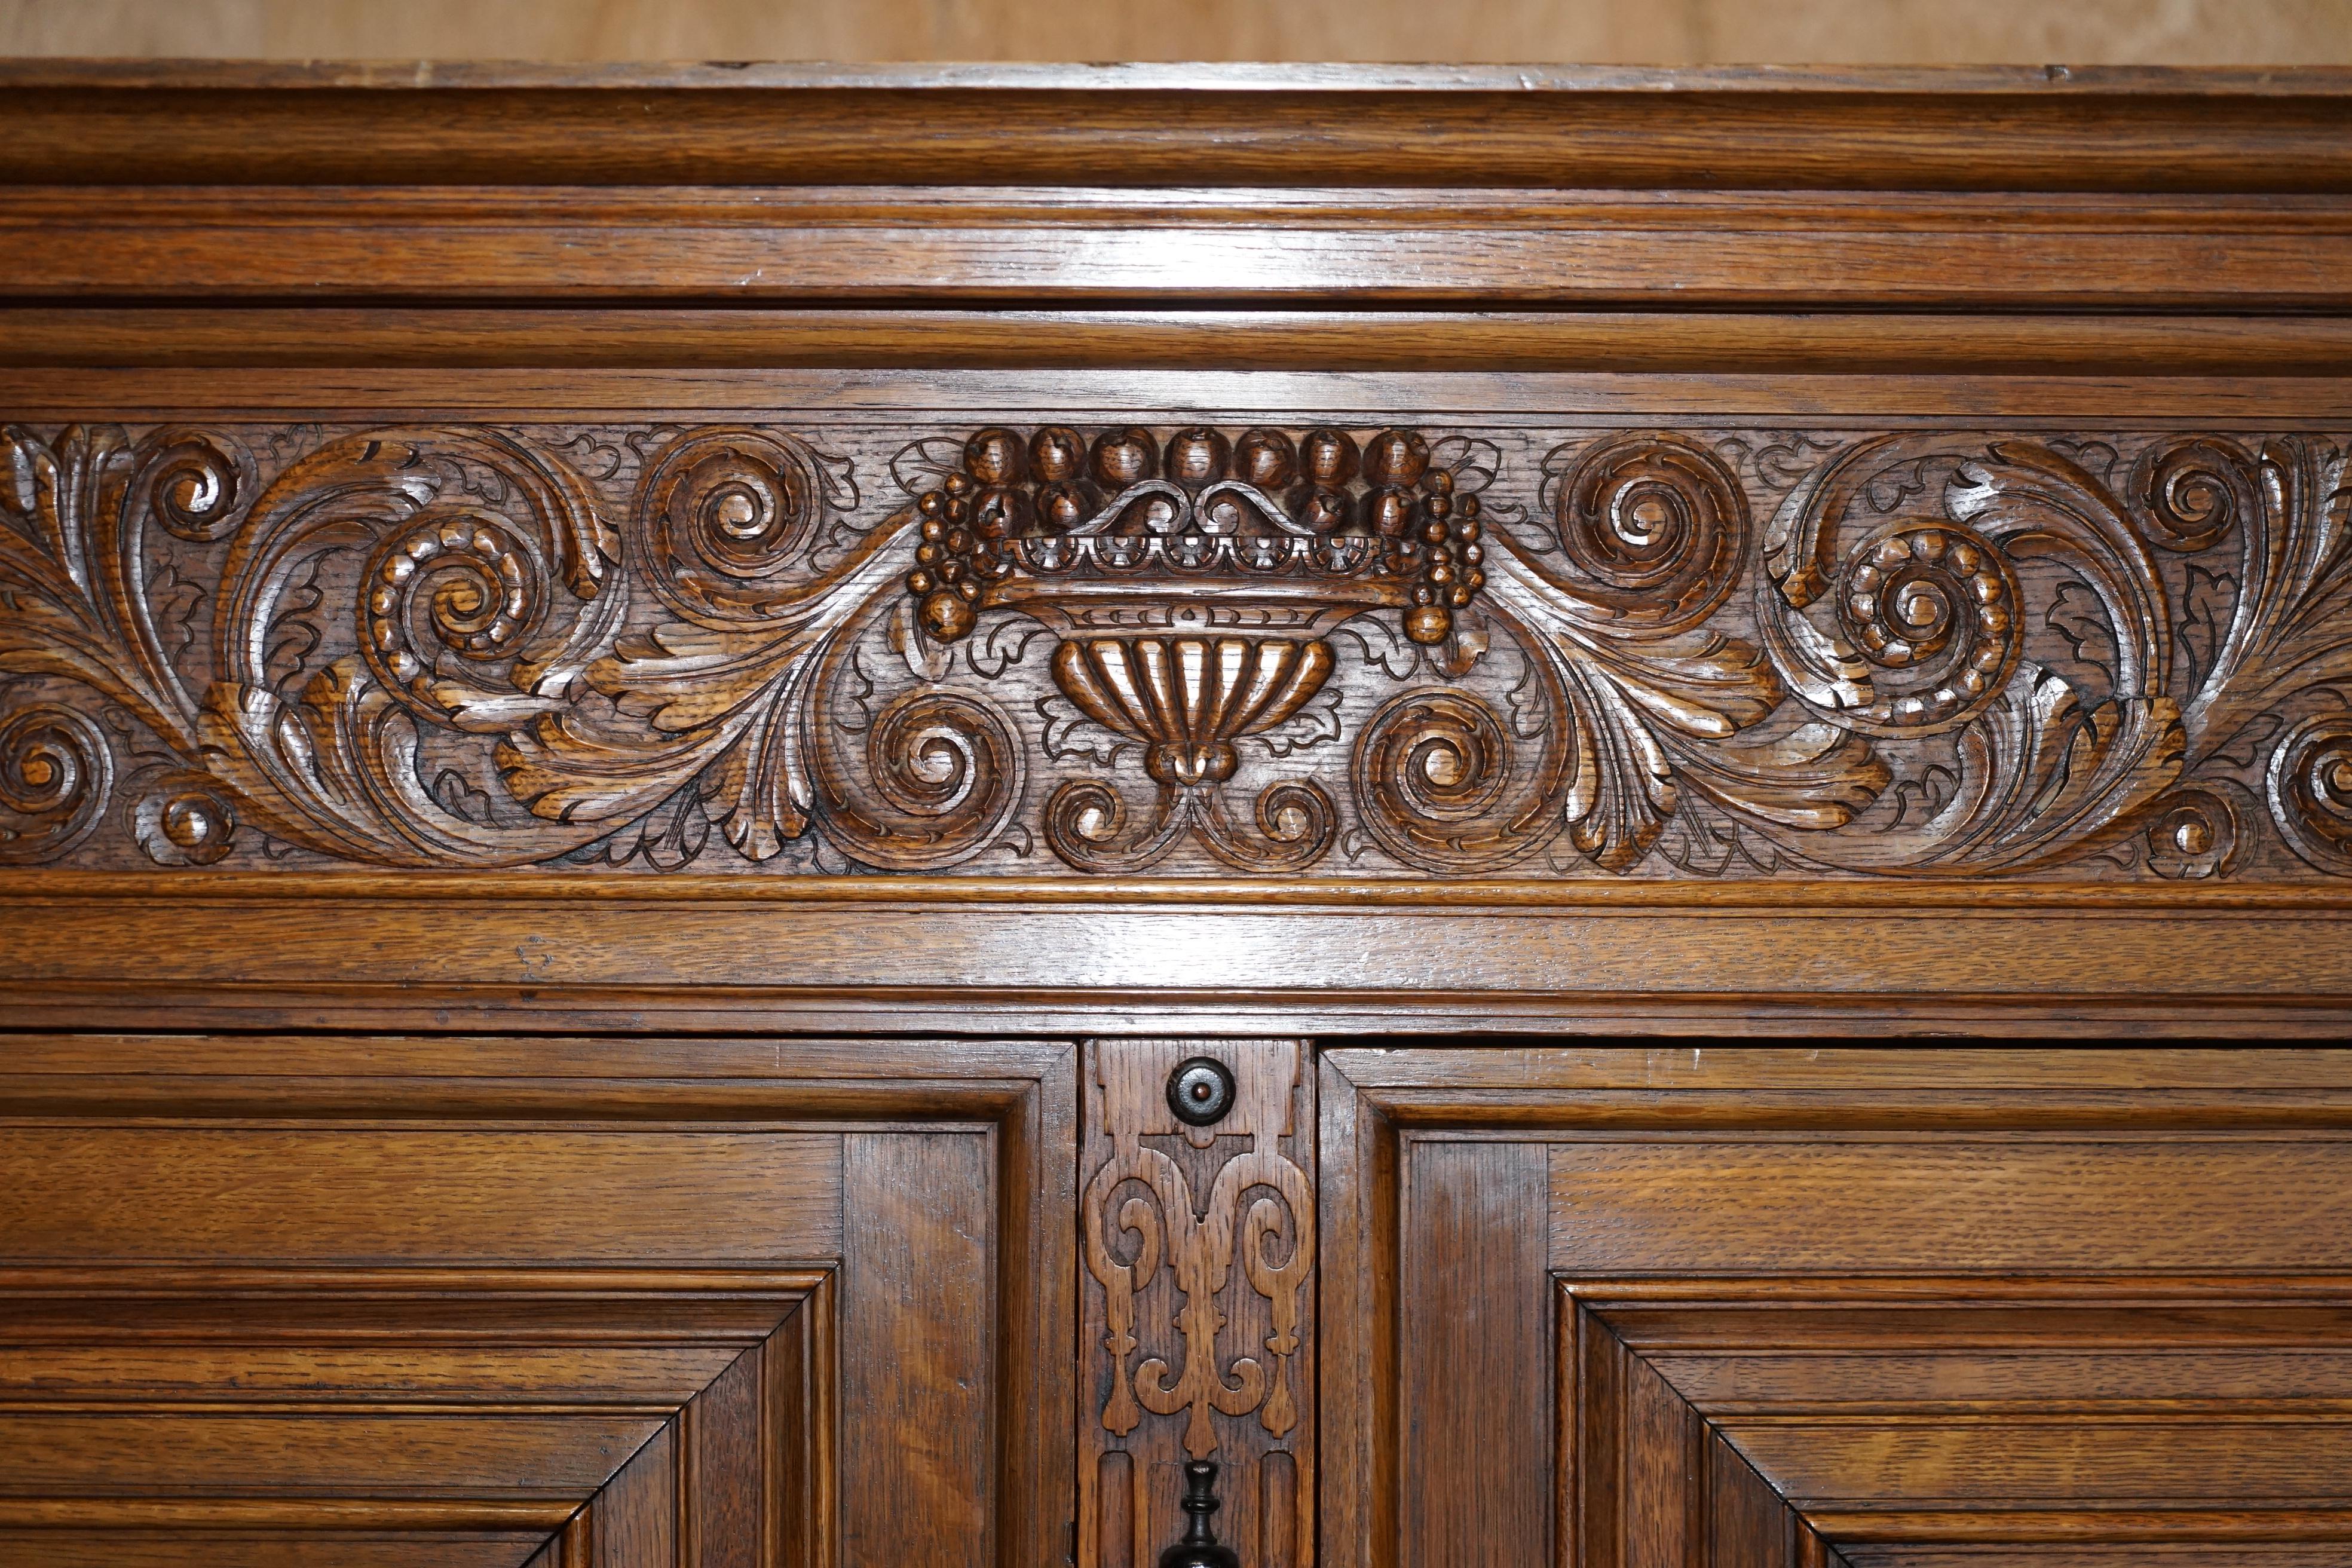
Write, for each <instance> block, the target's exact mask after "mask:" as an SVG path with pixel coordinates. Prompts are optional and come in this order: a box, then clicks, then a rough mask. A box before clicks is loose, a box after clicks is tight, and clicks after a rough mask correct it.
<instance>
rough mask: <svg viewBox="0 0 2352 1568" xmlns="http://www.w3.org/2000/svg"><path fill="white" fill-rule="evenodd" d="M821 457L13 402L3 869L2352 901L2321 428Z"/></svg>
mask: <svg viewBox="0 0 2352 1568" xmlns="http://www.w3.org/2000/svg"><path fill="white" fill-rule="evenodd" d="M841 428H842V430H843V431H844V432H845V434H844V435H843V437H842V438H843V439H845V440H847V441H848V443H849V447H848V448H847V449H845V450H839V451H836V450H830V449H827V448H826V447H824V446H821V445H819V444H817V443H816V442H815V441H813V440H811V439H809V438H806V437H802V436H800V435H796V434H793V433H789V432H787V431H784V430H781V429H777V428H773V427H771V426H764V425H762V426H752V425H724V426H707V427H700V428H684V429H680V428H674V427H667V426H655V427H647V428H645V429H643V430H635V431H621V432H611V431H605V430H594V431H569V432H564V433H561V434H558V435H551V436H546V437H541V436H538V435H535V434H533V433H531V432H529V431H525V430H520V429H506V428H488V427H483V426H394V427H386V428H380V429H365V430H361V429H342V430H325V431H313V430H309V429H304V430H300V431H295V432H290V433H289V432H278V431H274V430H268V431H259V432H255V433H245V432H241V431H239V430H236V429H208V428H202V427H198V426H192V425H172V426H158V427H155V428H153V429H151V430H146V431H144V432H140V433H132V432H128V431H124V430H121V429H118V428H115V427H112V426H64V427H61V428H57V429H46V428H44V429H36V428H33V427H30V426H9V427H7V428H6V430H5V436H0V445H5V457H6V465H5V471H4V472H0V679H5V682H6V684H5V685H0V785H5V790H0V834H5V837H0V859H7V860H14V861H40V862H47V863H55V862H59V861H66V862H69V863H73V864H105V863H115V861H116V858H117V857H119V856H121V854H123V853H124V852H125V851H128V852H131V853H135V854H137V855H139V856H140V857H141V858H144V859H146V860H148V861H151V862H152V863H157V864H162V865H168V866H182V867H184V866H203V865H236V864H254V863H267V862H266V860H264V859H263V858H262V857H263V850H264V845H265V844H266V843H275V844H278V845H279V846H292V847H294V848H295V849H297V850H299V851H301V852H304V853H306V854H308V855H309V856H312V857H324V858H330V859H334V860H341V861H349V862H357V863H362V864H373V865H383V866H406V867H477V866H522V865H542V864H543V865H550V866H564V867H584V866H587V865H590V864H597V865H602V866H605V867H608V868H617V867H621V866H644V867H649V868H651V867H677V866H681V865H686V864H689V863H693V862H694V861H695V860H696V858H697V857H698V856H705V855H714V854H715V855H719V856H731V859H730V864H734V865H739V866H743V867H750V866H757V865H761V864H773V865H776V866H779V867H789V868H814V869H827V868H836V869H837V868H843V867H845V866H856V867H862V868H868V869H873V870H879V871H913V870H922V871H939V870H945V869H950V868H958V867H966V866H977V865H980V864H982V863H983V862H982V857H983V856H986V855H987V854H988V852H989V851H990V850H991V848H992V847H1000V848H1001V850H1002V852H1003V856H1005V857H1007V858H1008V863H1009V862H1012V861H1019V860H1020V859H1021V858H1023V857H1025V856H1027V855H1028V854H1029V853H1030V851H1031V847H1032V846H1033V845H1034V844H1036V843H1040V842H1042V843H1043V844H1044V845H1045V847H1047V848H1049V849H1050V850H1051V851H1052V852H1053V854H1054V855H1055V857H1057V858H1058V859H1059V861H1060V862H1061V864H1062V865H1064V866H1066V867H1067V868H1072V869H1074V870H1077V871H1080V872H1120V873H1134V872H1140V871H1147V870H1156V869H1159V868H1231V869H1235V870H1240V871H1243V872H1245V873H1250V874H1259V875H1273V874H1296V873H1298V872H1301V871H1306V870H1309V869H1311V868H1315V867H1316V866H1318V864H1320V863H1322V861H1323V859H1324V858H1325V856H1326V855H1327V854H1328V850H1329V849H1330V848H1331V847H1333V846H1334V845H1338V844H1341V843H1343V842H1344V843H1345V844H1347V845H1348V846H1349V850H1348V854H1349V870H1350V874H1352V875H1374V876H1378V875H1383V874H1386V875H1403V876H1416V875H1438V876H1448V877H1464V876H1489V875H1513V876H1546V875H1607V874H1644V875H1705V874H1710V872H1709V870H1708V868H1728V867H1731V866H1738V867H1740V868H1742V870H1743V874H1744V873H1745V872H1748V871H1754V872H1755V873H1756V874H1759V875H1780V874H1788V875H1802V876H1815V877H1818V876H1847V875H1858V876H1908V877H1953V876H1971V875H1975V876H1990V875H2001V876H2027V875H2044V874H2052V875H2062V876H2095V877H2112V876H2118V875H2136V874H2137V875H2151V876H2158V877H2184V878H2200V879H2210V878H2213V877H2227V876H2236V875H2249V874H2260V875H2264V876H2270V877H2294V876H2307V875H2315V874H2318V875H2343V874H2352V829H2347V828H2345V827H2344V826H2343V823H2344V822H2345V821H2346V820H2352V762H2347V760H2346V759H2347V758H2352V720H2347V717H2346V715H2347V712H2352V693H2347V689H2346V682H2347V679H2352V617H2347V609H2348V608H2352V606H2347V596H2352V481H2347V462H2346V457H2345V453H2344V451H2343V449H2342V448H2341V447H2340V446H2339V445H2337V444H2333V443H2330V442H2328V441H2326V440H2325V439H2322V438H2320V437H2314V436H2308V435H2291V436H2276V437H2237V436H2232V435H2227V434H2195V435H2182V434H2179V433H2167V434H2158V435H2153V436H2136V435H2132V434H2129V433H2122V434H2116V433H2101V434H2099V435H2097V436H2095V437H2082V438H2079V439H2075V438H2058V437H2031V438H2029V437H2020V436H2015V435H2011V434H2005V433H2001V432H1973V431H1946V430H1931V429H1913V430H1907V431H1904V432H1900V433H1896V434H1891V435H1890V434H1885V433H1878V432H1870V431H1861V432H1853V433H1848V434H1843V435H1840V434H1838V433H1836V432H1832V431H1830V430H1828V429H1827V428H1826V427H1824V428H1822V429H1819V430H1815V431H1811V432H1806V433H1801V434H1788V433H1774V432H1745V431H1742V432H1708V431H1705V430H1696V429H1694V430H1677V431H1639V430H1625V429H1618V430H1610V431H1600V432H1591V433H1586V434H1581V435H1579V434H1576V433H1564V434H1562V435H1560V436H1559V437H1557V438H1552V439H1551V440H1550V444H1549V446H1545V445H1543V442H1542V441H1541V440H1539V439H1538V437H1537V436H1536V434H1535V433H1534V432H1517V433H1515V432H1512V431H1507V430H1497V431H1495V432H1491V433H1487V432H1468V431H1450V430H1444V429H1435V430H1432V429H1423V428H1414V427H1410V426H1386V427H1375V428H1364V427H1343V426H1336V425H1322V426H1307V425H1301V426H1276V425H1265V426H1255V427H1251V428H1247V429H1240V430H1234V429H1228V428H1224V427H1221V426H1213V425H1194V426H1181V427H1171V426H1127V425H1114V426H1108V427H1104V428H1098V429H1082V428H1080V427H1077V426H1063V425H1045V426H1036V427H1032V428H1019V429H1016V428H1013V427H1011V426H987V427H985V428H981V429H977V430H974V431H972V432H971V433H969V434H965V435H960V436H959V435H950V434H938V433H917V434H915V435H914V437H913V438H912V439H911V440H909V439H907V438H906V433H904V432H891V431H888V430H887V429H885V428H881V427H878V426H877V427H876V428H875V429H873V430H871V431H869V432H866V433H865V434H859V433H858V432H857V431H856V430H853V429H850V428H849V427H848V426H842V427H841ZM892 441H895V443H896V444H895V446H893V445H889V443H890V442H892ZM581 454H587V455H589V458H586V459H583V460H588V461H589V470H588V471H583V469H581V468H578V467H576V466H575V463H574V458H575V457H576V456H578V455H581ZM861 464H863V465H866V467H867V468H868V471H875V470H879V469H886V468H887V470H888V471H889V473H890V474H891V475H892V477H894V478H895V479H897V480H898V484H899V486H900V488H901V489H902V490H903V491H904V492H905V493H904V500H903V501H880V502H877V501H875V500H873V499H872V498H870V497H868V496H866V494H865V493H864V492H861V490H860V489H859V488H858V486H857V483H856V470H857V468H858V467H859V465H861ZM1759 519H1762V520H1766V521H1763V522H1762V523H1761V525H1760V526H1759V521H1758V520H1759ZM207 606H208V608H207ZM1343 628H1344V631H1343ZM1335 637H1336V639H1337V640H1335ZM1033 647H1042V648H1043V649H1045V656H1044V657H1042V658H1041V657H1039V655H1038V654H1037V653H1035V652H1033V651H1032V648H1033ZM92 700H95V703H96V704H97V706H96V707H92V706H91V705H90V704H91V701H92ZM101 720H102V721H101ZM2256 801H2259V802H2260V803H2261V809H2259V810H2257V809H2255V808H2254V805H2253V803H2254V802H2256ZM1685 818H1688V819H1689V820H1688V821H1687V822H1685V826H1687V827H1689V828H1690V830H1691V831H1692V832H1694V833H1697V834H1699V835H1700V836H1701V837H1704V838H1705V839H1706V842H1707V843H1708V844H1710V845H1714V846H1717V849H1710V850H1709V851H1708V852H1706V853H1705V854H1687V853H1683V852H1681V851H1679V850H1677V851H1675V852H1673V853H1668V852H1666V849H1664V848H1662V845H1664V844H1665V842H1666V836H1667V834H1668V832H1669V830H1670V828H1673V827H1674V826H1675V824H1676V823H1677V822H1678V821H1683V820H1684V819H1685ZM2265 819H2267V825H2268V830H2267V831H2265V830H2264V823H2265ZM110 823H112V824H114V826H115V831H113V832H108V831H106V829H107V827H108V825H109V824H110ZM261 836H266V839H265V838H263V837H261ZM656 846H659V849H658V852H657V853H656V848H655V847H656ZM1718 850H1720V852H1718ZM1715 874H1720V872H1719V871H1718V872H1717V873H1715Z"/></svg>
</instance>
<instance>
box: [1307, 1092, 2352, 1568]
mask: <svg viewBox="0 0 2352 1568" xmlns="http://www.w3.org/2000/svg"><path fill="white" fill-rule="evenodd" d="M2346 1070H2347V1063H2346V1061H2345V1059H2344V1058H2343V1056H2342V1053H2340V1052H2320V1053H2305V1054H2294V1053H2275V1052H2250V1053H2221V1052H2194V1051H2189V1052H2173V1053H2158V1052H2130V1053H2113V1054H2110V1053H2100V1052H2068V1051H2042V1052H2032V1053H2008V1052H1990V1051H1950V1050H1943V1051H1935V1050H1914V1051H1908V1052H1891V1051H1885V1052H1873V1051H1868V1050H1855V1049H1837V1048H1832V1049H1811V1050H1804V1051H1774V1050H1768V1049H1760V1048H1751V1049H1747V1050H1731V1051H1717V1050H1708V1049H1690V1050H1666V1049H1648V1050H1643V1049H1628V1048H1622V1047H1595V1048H1592V1049H1589V1050H1563V1049H1556V1048H1532V1049H1524V1050H1520V1049H1514V1050H1502V1049H1495V1050H1486V1051H1451V1050H1445V1049H1418V1050H1402V1051H1400V1050H1392V1049H1391V1050H1369V1049H1359V1048H1341V1049H1336V1050H1332V1051H1328V1052H1327V1053H1326V1054H1325V1055H1324V1057H1323V1062H1322V1089H1321V1098H1322V1116H1323V1128H1324V1131H1323V1137H1324V1149H1323V1166H1322V1173H1323V1197H1324V1210H1323V1214H1322V1215H1321V1223H1322V1225H1323V1232H1324V1237H1325V1244H1324V1249H1323V1256H1322V1267H1323V1269H1324V1272H1325V1280H1326V1284H1325V1298H1324V1310H1323V1314H1322V1318H1321V1322H1320V1328H1321V1331H1322V1336H1323V1338H1322V1354H1323V1358H1324V1374H1325V1390H1326V1396H1325V1403H1324V1408H1323V1428H1322V1430H1323V1433H1324V1438H1323V1453H1322V1460H1321V1462H1322V1470H1323V1475H1324V1477H1325V1481H1326V1486H1325V1491H1324V1498H1323V1505H1324V1514H1323V1537H1322V1542H1323V1552H1324V1560H1325V1561H1326V1562H1332V1563H1338V1562H1344V1563H1536V1562H1551V1561H1571V1562H1576V1563H1623V1564H1628V1565H1631V1564H1636V1563H1698V1562H1715V1563H1720V1562H1738V1563H1758V1564H1763V1563H1773V1564H1780V1563H1786V1564H1790V1565H1791V1568H1796V1565H1800V1564H1820V1563H1832V1562H1843V1563H1852V1564H1856V1565H1859V1564H1863V1563H1939V1564H1940V1563H1948V1562H1959V1561H1964V1560H1981V1559H1982V1557H1984V1556H1988V1555H1990V1556H1993V1557H1997V1558H1998V1559H1999V1560H2001V1561H2006V1562H2020V1563H2066V1564H2076V1563H2109V1562H2116V1563H2120V1562H2125V1561H2149V1560H2157V1561H2162V1560H2167V1559H2168V1558H2170V1557H2173V1556H2179V1557H2180V1558H2181V1560H2184V1561H2195V1562H2199V1563H2230V1564H2247V1565H2252V1564H2273V1563H2278V1564H2284V1563H2294V1564H2306V1563H2319V1562H2324V1561H2327V1560H2329V1558H2330V1556H2331V1554H2336V1555H2340V1553H2341V1552H2343V1550H2344V1543H2345V1542H2346V1541H2347V1539H2352V1493H2347V1490H2346V1489H2345V1486H2344V1483H2343V1480H2342V1476H2343V1473H2344V1472H2343V1462H2342V1459H2341V1458H2340V1457H2339V1456H2338V1454H2337V1448H2338V1447H2339V1446H2340V1445H2341V1444H2343V1443H2344V1441H2345V1440H2346V1439H2345V1431H2344V1425H2343V1421H2344V1416H2343V1412H2344V1400H2345V1394H2346V1385H2345V1384H2344V1383H2343V1381H2342V1377H2341V1375H2340V1374H2341V1373H2342V1372H2343V1370H2344V1367H2345V1364H2346V1363H2345V1355H2346V1349H2347V1343H2352V1342H2347V1319H2346V1317H2345V1311H2344V1289H2345V1283H2344V1281H2345V1274H2344V1269H2345V1265H2346V1263H2347V1257H2346V1255H2345V1247H2344V1245H2343V1240H2344V1237H2347V1235H2352V1228H2347V1215H2346V1214H2345V1213H2344V1212H2343V1206H2344V1204H2343V1194H2344V1192H2345V1190H2346V1178H2345V1175H2344V1173H2343V1169H2342V1167H2343V1163H2344V1162H2345V1160H2346V1159H2347V1157H2352V1150H2348V1149H2347V1142H2346V1140H2345V1131H2346V1127H2347V1120H2346V1119H2347V1111H2352V1099H2347V1091H2352V1079H2347V1076H2346ZM1972 1554H1973V1555H1972Z"/></svg>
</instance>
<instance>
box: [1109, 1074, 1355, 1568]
mask: <svg viewBox="0 0 2352 1568" xmlns="http://www.w3.org/2000/svg"><path fill="white" fill-rule="evenodd" d="M1195 1056H1204V1057H1208V1058H1213V1059H1214V1060H1216V1061H1218V1062H1220V1063H1221V1064H1223V1066H1224V1067H1225V1068H1227V1070H1228V1071H1230V1072H1231V1074H1232V1076H1233V1079H1234V1091H1233V1096H1232V1100H1233V1104H1232V1109H1231V1110H1228V1111H1227V1112H1226V1113H1225V1115H1224V1116H1223V1118H1222V1119H1221V1120H1219V1121H1216V1122H1215V1123H1214V1124H1213V1125H1211V1126H1207V1127H1190V1126H1187V1125H1186V1124H1185V1123H1184V1122H1182V1121H1179V1120H1178V1118H1177V1116H1176V1115H1175V1113H1174V1111H1173V1110H1171V1107H1170V1104H1169V1101H1168V1094H1167V1086H1168V1082H1169V1079H1170V1077H1171V1073H1173V1072H1174V1070H1175V1069H1176V1068H1177V1067H1178V1065H1179V1064H1180V1063H1182V1062H1183V1061H1185V1060H1186V1059H1187V1058H1192V1057H1195ZM1306 1056H1307V1053H1306V1047H1305V1046H1304V1044H1303V1043H1301V1042H1299V1041H1296V1040H1213V1041H1210V1040H1164V1039H1154V1040H1099V1041H1096V1042H1094V1043H1092V1044H1090V1045H1089V1046H1088V1047H1087V1052H1086V1077H1085V1091H1086V1113H1085V1114H1086V1125H1085V1131H1084V1144H1083V1147H1084V1150H1085V1154H1084V1159H1083V1163H1082V1165H1081V1171H1080V1174H1081V1178H1082V1180H1083V1182H1084V1188H1083V1192H1082V1196H1081V1199H1080V1205H1081V1215H1080V1225H1081V1229H1082V1236H1081V1247H1082V1255H1083V1257H1084V1259H1085V1262H1086V1270H1085V1274H1084V1276H1083V1278H1082V1281H1081V1283H1082V1286H1083V1289H1084V1296H1083V1304H1082V1318H1081V1350H1082V1353H1083V1354H1084V1356H1085V1370H1084V1375H1083V1376H1082V1377H1081V1379H1080V1394H1079V1397H1080V1400H1081V1407H1080V1411H1079V1423H1078V1425H1079V1433H1080V1436H1079V1451H1080V1465H1079V1495H1078V1511H1079V1521H1078V1562H1079V1563H1080V1564H1081V1565H1082V1568H1120V1565H1123V1564H1129V1563H1132V1564H1137V1565H1148V1564H1150V1563H1153V1562H1155V1561H1157V1559H1158V1556H1159V1552H1160V1549H1161V1548H1162V1547H1164V1546H1166V1545H1167V1544H1168V1543H1169V1542H1173V1541H1174V1540H1176V1539H1177V1537H1178V1536H1179V1534H1181V1530H1182V1516H1181V1513H1180V1512H1179V1510H1178V1509H1177V1506H1176V1505H1177V1500H1178V1499H1179V1497H1180V1496H1181V1492H1182V1484H1183V1483H1182V1468H1183V1465H1184V1463H1185V1461H1186V1460H1188V1459H1208V1460H1212V1461H1213V1462H1214V1463H1216V1464H1217V1465H1218V1467H1219V1468H1220V1471H1221V1477H1220V1480H1219V1483H1218V1496H1219V1498H1220V1500H1221V1501H1222V1505H1223V1506H1222V1508H1221V1510H1220V1511H1219V1513H1218V1515H1217V1533H1218V1535H1219V1537H1220V1539H1222V1540H1223V1541H1225V1542H1233V1543H1235V1544H1237V1545H1239V1546H1240V1547H1241V1549H1242V1551H1243V1554H1244V1560H1245V1561H1247V1562H1249V1563H1251V1564H1252V1568H1261V1565H1262V1568H1306V1565H1307V1564H1308V1563H1311V1562H1312V1560H1313V1555H1314V1512H1313V1495H1314V1477H1315V1458H1314V1455H1315V1449H1314V1430H1315V1359H1314V1322H1313V1305H1314V1259H1315V1211H1314V1201H1313V1194H1314V1126H1315V1120H1314V1106H1313V1092H1312V1090H1311V1089H1310V1088H1309V1086H1308V1079H1307V1073H1306V1065H1307V1063H1306Z"/></svg>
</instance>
